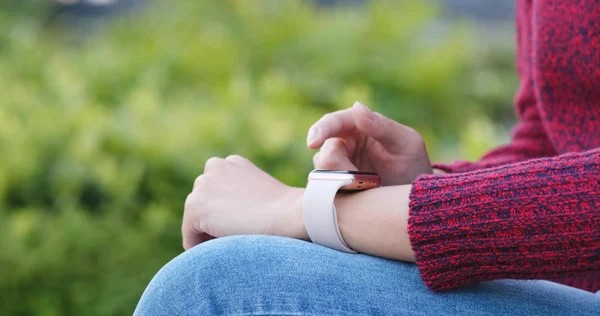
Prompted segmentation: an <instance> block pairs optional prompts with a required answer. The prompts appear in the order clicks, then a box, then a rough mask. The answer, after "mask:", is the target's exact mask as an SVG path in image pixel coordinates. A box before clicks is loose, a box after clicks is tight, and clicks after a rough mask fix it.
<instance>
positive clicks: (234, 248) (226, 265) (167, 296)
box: [136, 235, 308, 315]
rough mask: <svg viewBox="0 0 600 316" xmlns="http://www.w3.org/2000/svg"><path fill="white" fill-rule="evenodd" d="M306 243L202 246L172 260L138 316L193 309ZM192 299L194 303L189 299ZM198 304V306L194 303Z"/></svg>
mask: <svg viewBox="0 0 600 316" xmlns="http://www.w3.org/2000/svg"><path fill="white" fill-rule="evenodd" d="M303 244H308V243H306V242H303V241H299V240H294V239H289V238H282V237H273V236H254V235H252V236H232V237H226V238H218V239H214V240H211V241H208V242H206V243H203V244H200V245H198V246H196V247H194V248H192V249H190V250H188V251H186V252H184V253H182V254H180V255H179V256H177V257H176V258H174V259H173V260H171V261H170V262H169V263H167V264H166V265H165V266H164V267H163V268H162V269H161V270H160V271H159V272H158V273H157V274H156V275H155V276H154V278H153V279H152V281H151V282H150V284H149V285H148V287H147V288H146V290H145V291H144V294H143V295H142V298H141V299H140V302H139V303H138V307H137V309H136V315H161V314H165V315H166V314H174V313H178V312H179V311H184V310H190V308H192V309H193V308H194V307H193V306H190V304H199V303H200V302H201V301H202V299H203V298H205V297H210V296H212V294H214V292H217V291H219V290H226V289H227V287H228V285H229V286H231V284H233V283H235V282H237V281H239V277H240V276H244V275H249V274H250V271H249V270H254V271H256V268H257V266H259V267H263V268H265V267H266V266H267V265H269V264H273V262H276V261H278V260H277V259H275V257H284V256H285V253H286V249H289V248H290V247H294V248H298V247H300V248H302V247H303V246H304V247H306V245H303ZM192 295H193V299H191V297H190V296H192ZM194 302H195V303H194Z"/></svg>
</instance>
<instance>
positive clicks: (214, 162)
mask: <svg viewBox="0 0 600 316" xmlns="http://www.w3.org/2000/svg"><path fill="white" fill-rule="evenodd" d="M227 163H228V162H227V161H226V160H225V159H223V158H219V157H211V158H209V159H208V160H207V161H206V163H205V164H204V172H206V171H207V170H212V169H214V170H219V169H221V168H222V167H224V166H225V165H226V164H227Z"/></svg>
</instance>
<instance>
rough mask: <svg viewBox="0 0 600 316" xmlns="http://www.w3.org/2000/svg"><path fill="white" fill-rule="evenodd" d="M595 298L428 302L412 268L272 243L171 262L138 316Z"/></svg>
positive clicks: (205, 248)
mask: <svg viewBox="0 0 600 316" xmlns="http://www.w3.org/2000/svg"><path fill="white" fill-rule="evenodd" d="M599 311H600V297H599V296H598V295H593V294H592V293H589V292H585V291H581V290H578V289H574V288H570V287H566V286H562V285H559V284H556V283H552V282H547V281H516V280H501V281H493V282H484V283H479V284H476V285H473V286H469V287H465V288H461V289H457V290H454V291H448V292H444V293H433V292H431V291H429V290H428V289H427V288H426V287H425V286H424V285H423V282H422V280H421V278H420V276H419V273H418V269H417V267H416V266H415V265H414V264H408V263H402V262H397V261H392V260H386V259H382V258H377V257H372V256H367V255H361V254H359V255H355V254H346V253H342V252H339V251H335V250H331V249H328V248H325V247H321V246H318V245H314V244H311V243H308V242H303V241H299V240H294V239H289V238H281V237H269V236H236V237H227V238H220V239H215V240H212V241H209V242H206V243H204V244H202V245H199V246H197V247H195V248H193V249H191V250H189V251H187V252H185V253H183V254H182V255H180V256H178V257H177V258H175V259H173V260H172V261H171V262H170V263H168V264H167V265H166V266H165V267H163V268H162V269H161V271H160V272H159V273H158V274H157V275H156V276H155V277H154V279H153V280H152V282H151V283H150V285H149V286H148V288H147V289H146V291H145V292H144V294H143V296H142V298H141V300H140V302H139V304H138V307H137V309H136V315H175V314H177V315H507V314H510V315H511V316H516V315H598V314H599Z"/></svg>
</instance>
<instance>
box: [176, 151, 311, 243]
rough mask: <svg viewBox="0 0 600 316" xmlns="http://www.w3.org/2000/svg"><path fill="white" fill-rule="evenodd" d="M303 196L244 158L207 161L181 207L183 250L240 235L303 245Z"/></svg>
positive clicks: (295, 189) (232, 157)
mask: <svg viewBox="0 0 600 316" xmlns="http://www.w3.org/2000/svg"><path fill="white" fill-rule="evenodd" d="M302 193H303V190H302V189H299V188H292V187H289V186H287V185H285V184H283V183H281V182H280V181H278V180H277V179H275V178H273V177H271V176H270V175H269V174H267V173H266V172H264V171H262V170H260V169H259V168H258V167H256V166H255V165H254V164H253V163H252V162H250V161H249V160H248V159H246V158H243V157H240V156H237V155H232V156H229V157H227V158H225V159H222V158H211V159H209V160H208V161H207V162H206V166H205V168H204V174H202V175H200V176H199V177H198V178H197V179H196V181H195V182H194V188H193V191H192V193H190V194H189V195H188V197H187V199H186V201H185V209H184V214H183V224H182V227H181V230H182V235H183V248H185V249H186V250H188V249H190V248H192V247H194V246H195V245H197V244H200V243H202V242H204V241H207V240H210V239H213V238H215V237H225V236H232V235H242V234H254V235H275V236H286V237H292V238H299V239H308V236H307V233H306V228H305V226H304V221H303V219H302V205H301V203H302Z"/></svg>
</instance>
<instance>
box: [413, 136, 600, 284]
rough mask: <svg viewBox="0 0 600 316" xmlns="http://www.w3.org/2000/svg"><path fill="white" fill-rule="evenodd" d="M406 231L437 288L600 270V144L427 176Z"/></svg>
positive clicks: (418, 186)
mask: <svg viewBox="0 0 600 316" xmlns="http://www.w3.org/2000/svg"><path fill="white" fill-rule="evenodd" d="M408 233H409V236H410V241H411V245H412V248H413V250H414V253H415V256H416V259H417V265H418V266H419V271H420V273H421V276H422V278H423V280H424V282H425V284H426V285H427V286H428V287H429V288H430V289H432V290H447V289H451V288H454V287H457V286H460V285H465V284H469V283H473V282H478V281H487V280H493V279H506V278H509V279H551V278H557V277H570V276H580V275H585V274H590V273H592V272H597V271H600V148H596V149H593V150H591V151H587V152H583V153H568V154H564V155H560V156H555V157H552V158H539V159H531V160H527V161H523V162H519V163H513V164H506V165H503V166H499V167H495V168H488V169H482V170H477V171H473V172H467V173H457V174H448V175H422V176H420V177H419V178H417V180H415V182H414V183H413V188H412V191H411V194H410V212H409V226H408Z"/></svg>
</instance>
